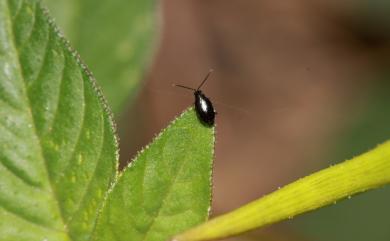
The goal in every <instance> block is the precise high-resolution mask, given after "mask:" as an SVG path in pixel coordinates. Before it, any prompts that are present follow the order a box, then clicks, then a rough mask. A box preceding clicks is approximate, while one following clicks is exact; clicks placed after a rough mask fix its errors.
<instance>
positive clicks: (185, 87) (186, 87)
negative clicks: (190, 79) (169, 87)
mask: <svg viewBox="0 0 390 241" xmlns="http://www.w3.org/2000/svg"><path fill="white" fill-rule="evenodd" d="M173 86H175V87H180V88H184V89H188V90H193V91H196V89H194V88H191V87H188V86H184V85H177V84H174V85H173Z"/></svg>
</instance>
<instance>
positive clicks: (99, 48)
mask: <svg viewBox="0 0 390 241" xmlns="http://www.w3.org/2000/svg"><path fill="white" fill-rule="evenodd" d="M45 3H47V4H48V6H49V9H50V10H51V12H52V13H53V15H54V16H55V17H56V20H58V21H59V26H61V27H62V29H64V32H65V34H66V36H67V37H69V39H70V41H71V43H72V45H74V47H75V48H76V49H77V51H79V52H80V54H81V56H82V57H83V60H84V61H85V62H86V63H88V65H89V66H90V67H91V69H92V70H93V71H94V75H95V77H96V78H97V80H98V81H99V85H100V86H102V89H103V93H104V94H105V96H106V97H107V99H108V103H109V104H110V106H111V107H112V109H113V110H114V112H115V113H120V111H121V110H122V109H123V106H124V105H125V104H126V103H130V102H131V101H132V100H133V99H134V96H135V94H136V92H137V90H138V87H139V85H140V81H141V79H142V78H143V75H144V72H145V69H146V67H147V66H148V65H149V63H150V62H151V61H150V60H151V57H152V53H153V52H154V45H155V40H156V38H155V37H156V36H155V35H156V15H157V4H156V2H155V0H132V1H127V0H109V1H107V0H45Z"/></svg>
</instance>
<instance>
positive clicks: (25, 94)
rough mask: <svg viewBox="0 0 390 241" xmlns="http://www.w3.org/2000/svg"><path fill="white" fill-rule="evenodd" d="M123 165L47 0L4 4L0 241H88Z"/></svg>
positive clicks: (0, 25) (100, 105)
mask: <svg viewBox="0 0 390 241" xmlns="http://www.w3.org/2000/svg"><path fill="white" fill-rule="evenodd" d="M117 160H118V156H117V143H116V139H115V135H114V130H113V123H112V121H111V118H110V114H109V111H108V110H107V107H106V106H105V104H104V101H103V99H102V97H101V96H100V94H99V91H98V90H97V88H96V87H95V83H94V80H93V78H92V77H91V75H90V74H89V72H88V70H87V69H86V67H85V66H84V65H83V64H82V63H81V62H80V60H79V58H78V56H77V54H76V53H75V52H74V51H72V50H71V48H70V47H69V45H68V44H67V43H66V41H65V40H64V39H63V38H62V37H61V36H60V34H59V32H58V30H57V29H56V28H55V26H54V25H53V23H52V22H51V21H50V19H49V17H48V16H47V14H46V12H45V11H44V10H43V9H42V7H41V6H40V4H39V1H35V0H0V239H1V240H7V241H12V240H15V241H24V240H26V241H27V240H29V241H30V240H56V241H57V240H58V241H61V240H80V241H82V240H88V239H89V238H90V235H91V232H92V230H93V228H94V226H95V222H96V217H97V210H98V209H99V207H101V205H102V202H103V199H104V197H105V193H106V191H107V190H108V187H109V185H110V183H111V182H112V181H113V179H114V178H115V176H116V166H117Z"/></svg>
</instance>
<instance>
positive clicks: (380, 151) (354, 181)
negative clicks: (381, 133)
mask: <svg viewBox="0 0 390 241" xmlns="http://www.w3.org/2000/svg"><path fill="white" fill-rule="evenodd" d="M389 183H390V141H388V142H386V143H384V144H382V145H380V146H378V147H377V148H375V149H374V150H371V151H369V152H367V153H365V154H362V155H360V156H357V157H355V158H353V159H351V160H349V161H345V162H343V163H340V164H338V165H334V166H331V167H329V168H327V169H324V170H322V171H319V172H316V173H314V174H312V175H310V176H307V177H305V178H302V179H299V180H298V181H295V182H293V183H291V184H289V185H287V186H285V187H283V188H281V189H279V190H277V191H275V192H273V193H271V194H269V195H267V196H265V197H263V198H260V199H259V200H256V201H253V202H251V203H249V204H247V205H245V206H243V207H241V208H238V209H236V210H234V211H232V212H230V213H227V214H224V215H221V216H219V217H216V218H214V219H212V220H210V221H208V222H206V223H204V224H201V225H199V226H197V227H195V228H193V229H190V230H188V231H186V232H184V233H182V234H179V235H177V236H176V237H175V238H174V240H175V241H202V240H214V239H221V238H225V237H229V236H234V235H237V234H240V233H243V232H246V231H249V230H252V229H255V228H260V227H264V226H266V225H269V224H272V223H275V222H279V221H282V220H285V219H291V218H293V217H294V216H296V215H299V214H302V213H305V212H308V211H311V210H315V209H317V208H320V207H323V206H326V205H329V204H332V203H335V202H336V201H338V200H340V199H343V198H350V197H351V195H354V194H357V193H361V192H365V191H367V190H370V189H375V188H378V187H381V186H383V185H385V184H389Z"/></svg>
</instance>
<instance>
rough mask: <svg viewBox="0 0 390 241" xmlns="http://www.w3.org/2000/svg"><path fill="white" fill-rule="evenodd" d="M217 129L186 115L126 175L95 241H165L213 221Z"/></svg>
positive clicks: (111, 198)
mask: <svg viewBox="0 0 390 241" xmlns="http://www.w3.org/2000/svg"><path fill="white" fill-rule="evenodd" d="M213 148H214V127H206V126H204V125H203V124H201V123H200V121H199V120H198V118H197V116H196V113H195V111H194V109H192V108H191V109H190V110H188V111H186V112H184V113H183V114H182V115H181V116H180V117H179V118H178V119H176V120H175V121H174V122H173V123H172V124H171V125H170V126H169V127H167V128H166V129H165V130H163V131H162V132H161V133H160V135H159V136H157V137H156V138H155V140H154V141H153V143H152V144H150V146H148V147H146V148H145V149H144V150H143V151H142V152H141V153H139V155H138V156H137V157H136V158H135V160H133V161H132V162H131V164H130V166H128V167H127V168H126V169H125V170H124V171H123V172H122V174H121V175H120V177H119V179H118V182H117V183H116V185H115V186H114V187H113V190H112V191H111V193H110V195H109V197H108V200H107V203H106V204H105V207H104V209H103V211H102V214H101V216H100V219H99V221H98V225H97V230H96V235H94V239H93V240H101V241H103V240H104V241H110V240H115V241H119V240H124V241H125V240H126V241H128V240H131V241H141V240H142V241H165V240H167V238H169V237H171V236H172V235H174V234H175V233H177V232H180V231H183V230H185V229H187V228H189V227H191V226H193V225H196V224H198V223H200V222H204V221H205V220H206V219H207V217H208V212H209V208H210V198H211V173H212V159H213Z"/></svg>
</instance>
